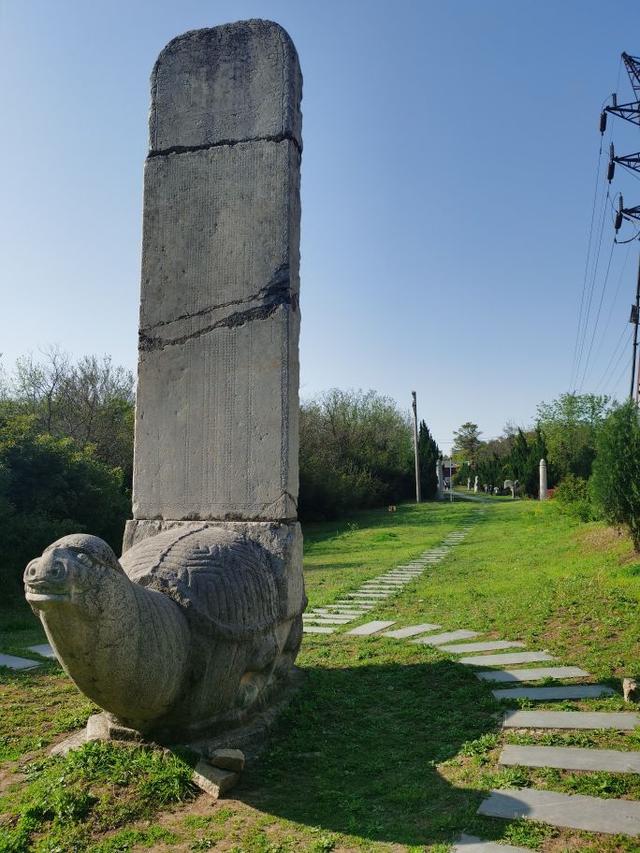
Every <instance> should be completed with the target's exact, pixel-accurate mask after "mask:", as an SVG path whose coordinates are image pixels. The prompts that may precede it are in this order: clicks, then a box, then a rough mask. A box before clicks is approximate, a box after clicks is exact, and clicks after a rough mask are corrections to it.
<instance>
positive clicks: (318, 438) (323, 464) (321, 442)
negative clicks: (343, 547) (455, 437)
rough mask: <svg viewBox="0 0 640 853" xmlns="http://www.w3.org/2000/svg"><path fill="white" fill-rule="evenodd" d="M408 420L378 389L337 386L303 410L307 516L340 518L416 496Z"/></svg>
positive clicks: (303, 482) (302, 473)
mask: <svg viewBox="0 0 640 853" xmlns="http://www.w3.org/2000/svg"><path fill="white" fill-rule="evenodd" d="M413 483H414V480H413V449H412V434H411V427H410V424H409V419H408V417H407V416H405V415H403V414H401V413H400V412H399V411H398V408H397V405H396V403H395V402H394V401H393V400H391V399H389V398H388V397H384V396H382V395H380V394H377V393H376V392H375V391H367V392H363V391H341V390H339V389H337V388H334V389H332V390H331V391H328V392H327V393H326V394H324V395H323V396H321V397H319V398H317V399H315V400H311V401H309V402H307V403H304V404H303V405H302V406H301V410H300V503H299V511H300V515H301V517H302V518H337V517H339V516H340V515H344V514H345V513H347V512H349V511H351V510H354V509H357V508H361V507H370V506H381V505H383V504H385V503H397V502H398V501H400V500H402V499H404V498H407V497H410V495H411V494H412V493H413Z"/></svg>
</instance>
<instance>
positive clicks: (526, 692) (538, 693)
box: [491, 684, 615, 701]
mask: <svg viewBox="0 0 640 853" xmlns="http://www.w3.org/2000/svg"><path fill="white" fill-rule="evenodd" d="M491 692H492V693H493V695H494V697H495V698H496V699H534V700H538V701H552V700H554V699H597V698H598V696H611V694H612V693H615V691H614V690H612V689H611V688H610V687H607V686H606V685H605V684H576V685H573V686H572V685H570V684H568V685H565V686H562V687H506V688H504V689H502V690H492V691H491Z"/></svg>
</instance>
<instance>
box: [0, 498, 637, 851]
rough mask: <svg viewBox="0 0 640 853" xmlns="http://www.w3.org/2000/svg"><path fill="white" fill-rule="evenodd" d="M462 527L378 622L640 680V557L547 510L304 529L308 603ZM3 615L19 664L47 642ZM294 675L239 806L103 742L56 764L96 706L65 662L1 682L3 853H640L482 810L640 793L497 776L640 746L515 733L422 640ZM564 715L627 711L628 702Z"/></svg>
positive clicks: (164, 758) (159, 758) (615, 678)
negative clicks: (533, 763) (537, 751)
mask: <svg viewBox="0 0 640 853" xmlns="http://www.w3.org/2000/svg"><path fill="white" fill-rule="evenodd" d="M479 509H480V510H484V513H483V514H479ZM467 524H472V531H471V533H470V534H469V536H468V537H467V538H466V539H465V540H464V541H463V542H462V543H461V544H460V545H458V546H456V547H455V548H454V549H453V551H452V552H451V553H450V555H449V556H447V557H446V558H445V560H444V561H443V562H441V563H439V564H438V565H437V566H435V567H433V568H429V569H428V570H427V571H426V572H425V574H424V575H423V577H422V578H420V579H418V580H416V581H415V582H413V583H412V584H411V585H410V586H408V587H405V589H404V590H403V592H402V593H401V594H400V595H399V596H397V597H396V598H394V599H393V600H391V601H389V602H387V603H385V604H383V605H382V606H381V607H380V608H379V609H377V610H376V611H372V612H371V613H370V614H368V615H367V619H370V618H378V617H379V618H385V617H386V618H389V619H395V620H397V621H398V623H399V624H400V625H402V624H412V623H413V622H422V621H434V622H437V623H440V624H442V626H443V627H444V628H446V629H455V628H472V629H474V630H477V631H481V632H485V633H487V635H488V636H495V637H498V636H500V637H501V638H508V639H518V640H524V641H525V642H526V643H527V645H528V646H529V647H530V648H532V649H548V650H549V651H550V652H552V653H553V654H554V655H556V656H557V657H558V658H559V660H560V662H562V663H567V664H576V665H579V666H582V667H584V668H586V669H588V670H589V671H590V672H592V673H594V675H595V676H596V677H597V678H599V679H604V680H606V681H608V682H609V683H610V684H611V685H612V686H614V687H616V688H619V684H620V677H621V676H622V675H630V674H635V673H637V672H638V670H639V669H640V667H639V665H638V653H639V651H640V649H639V646H638V601H639V599H640V560H639V559H638V558H637V557H635V556H634V555H633V554H632V552H631V548H630V545H629V542H628V541H627V540H626V538H624V537H621V536H619V535H618V534H617V533H616V532H614V531H611V530H608V529H606V528H604V527H602V526H601V525H599V524H595V523H594V524H590V525H582V524H579V523H577V522H575V521H574V520H572V519H570V518H569V517H567V516H564V515H562V514H561V513H560V512H559V511H558V509H557V507H555V506H553V505H552V504H537V503H534V502H526V501H522V502H520V501H518V502H512V501H491V502H487V503H486V504H482V505H480V504H475V503H456V504H453V505H450V504H440V505H436V504H425V505H421V506H419V507H417V506H409V505H407V506H401V507H399V509H398V512H397V513H395V514H389V513H387V512H386V511H384V512H382V511H379V512H368V513H362V514H360V515H358V516H354V518H353V519H351V520H350V521H349V522H344V523H339V524H338V523H333V524H329V523H327V524H322V525H309V526H308V527H306V528H305V573H306V582H307V589H308V594H309V599H310V603H311V604H312V605H318V604H322V603H326V602H329V601H333V600H334V599H335V598H336V597H338V596H339V595H340V594H341V593H343V592H345V591H347V590H349V589H353V588H355V587H357V586H359V585H360V584H361V583H362V581H363V580H364V579H366V578H368V577H373V576H375V575H377V574H380V572H381V571H383V570H384V569H387V568H391V567H392V566H395V565H397V564H398V563H402V562H405V561H406V560H408V559H411V558H412V557H415V556H417V555H418V554H419V553H420V552H421V551H423V550H425V549H426V548H428V547H431V546H433V545H436V544H437V543H439V542H440V541H441V540H442V539H443V538H444V537H445V536H446V535H447V533H448V532H450V531H451V530H454V529H459V528H460V527H462V526H463V525H467ZM3 616H4V618H3V626H4V627H5V630H4V632H3V634H2V636H0V649H1V650H2V651H10V652H14V653H16V654H24V653H25V649H26V646H28V645H30V644H32V643H34V642H37V641H41V640H42V636H41V635H40V634H39V631H38V627H37V624H36V623H35V622H34V621H33V620H32V618H31V617H30V616H29V615H28V612H25V611H17V612H13V613H11V614H6V613H5V614H3ZM350 627H351V626H350ZM299 663H300V665H301V666H302V667H303V669H304V670H305V672H306V679H305V681H304V684H303V687H302V689H301V690H300V691H299V693H298V694H297V695H296V696H295V698H294V700H293V702H292V704H291V705H290V707H289V709H288V710H287V712H286V713H285V714H284V715H283V717H282V718H281V719H280V721H279V723H278V725H277V726H276V728H275V729H274V731H273V733H272V736H271V738H270V740H269V743H268V746H267V748H266V749H265V751H264V752H263V754H262V756H261V758H260V759H259V760H258V761H256V762H255V763H254V764H253V765H252V766H249V767H248V768H247V770H246V771H245V773H244V775H243V778H242V781H241V783H240V785H239V787H238V788H237V789H235V790H234V791H233V792H232V798H229V799H225V800H221V801H219V802H218V803H216V804H212V803H211V802H210V801H209V800H208V798H207V797H206V796H196V794H195V792H194V790H193V788H192V786H191V784H190V782H189V767H188V761H189V759H188V757H185V756H183V757H180V756H168V755H164V754H162V753H159V752H153V751H150V750H144V749H136V748H134V747H122V746H114V745H105V744H92V745H88V746H87V747H85V748H84V749H83V750H81V751H79V752H76V753H72V754H70V755H69V756H67V758H65V759H60V758H56V759H53V758H48V757H47V749H46V747H47V745H49V744H50V743H52V742H54V741H56V740H59V739H61V738H62V737H63V736H64V733H65V732H67V731H69V730H72V729H74V728H77V727H78V726H79V725H80V724H81V723H82V721H83V720H84V719H86V717H87V715H88V714H89V713H90V712H91V706H90V704H89V703H88V702H87V701H86V700H84V699H83V697H81V696H80V695H79V694H78V693H77V692H76V691H75V688H73V686H72V685H70V684H69V682H68V680H67V679H66V677H65V676H64V675H63V674H62V673H61V670H60V669H59V668H58V667H57V666H56V665H55V664H52V663H47V664H46V665H45V666H43V667H42V669H41V670H39V671H36V672H31V673H13V674H11V673H9V672H7V671H6V670H4V671H2V670H0V672H1V673H2V675H1V677H0V691H1V696H2V699H1V708H0V750H1V752H0V759H1V761H0V794H1V795H2V800H1V801H0V812H2V813H3V814H4V817H3V818H0V851H5V853H6V851H12V853H13V851H22V850H38V851H48V852H49V853H53V851H64V853H66V851H75V850H78V851H84V850H91V851H100V853H108V851H112V853H114V852H115V851H128V850H138V851H141V850H156V851H169V850H181V851H183V850H184V851H189V850H209V849H211V850H214V849H215V850H220V851H229V853H232V851H233V853H280V852H281V851H282V853H284V851H309V853H321V851H330V850H336V851H360V850H366V851H394V853H395V851H418V850H429V851H432V852H433V853H444V851H446V850H448V849H449V846H448V845H449V843H450V842H451V841H452V840H453V839H454V838H455V837H456V836H457V835H458V834H459V833H460V832H462V831H466V832H470V833H474V834H477V835H480V836H482V837H484V838H487V839H490V838H491V839H496V840H499V839H502V840H506V841H510V842H511V843H512V844H519V845H521V846H527V847H531V848H532V849H538V850H542V851H545V852H546V853H550V851H565V850H567V851H570V850H589V851H604V853H613V851H640V843H638V842H637V841H633V840H629V839H624V838H616V837H609V836H589V835H588V834H586V833H578V832H559V831H555V830H552V829H549V828H548V827H544V826H541V825H537V824H532V823H528V822H513V823H506V822H502V821H496V820H491V819H487V818H478V817H477V816H476V814H475V812H476V809H477V806H478V804H479V803H480V801H481V800H482V799H483V797H484V795H485V792H486V791H487V790H488V789H490V788H494V787H514V786H518V785H529V784H533V783H535V785H536V786H537V787H546V788H548V789H551V790H559V791H567V792H580V793H589V794H596V795H598V796H601V797H628V798H632V799H640V784H638V780H637V779H636V778H635V777H633V776H629V777H626V776H623V775H618V774H605V773H599V774H593V773H591V774H580V773H567V772H563V771H556V770H553V771H550V770H527V769H522V768H507V769H501V768H500V767H499V766H498V764H497V757H498V754H499V751H500V746H501V744H502V743H504V742H524V741H526V742H541V743H555V744H561V743H562V744H564V743H567V744H572V745H573V744H576V745H595V746H607V747H612V748H624V749H640V737H638V736H637V735H635V734H619V733H616V732H613V733H601V732H583V733H579V734H573V733H565V734H564V735H562V734H555V733H554V734H547V735H544V736H535V735H527V736H526V737H523V735H521V734H517V733H511V734H503V733H502V732H501V731H500V728H499V721H500V717H501V711H502V710H503V709H504V707H505V706H503V705H499V704H498V703H497V702H496V701H495V700H494V699H493V697H492V695H491V690H490V687H489V686H488V685H486V684H483V683H481V682H479V681H478V680H477V679H476V678H475V677H474V676H473V673H472V672H471V671H470V670H469V669H468V668H467V667H463V666H461V665H460V664H457V663H456V662H455V661H454V660H451V659H450V658H448V657H447V656H446V655H444V654H441V653H439V652H438V651H437V650H435V649H432V648H429V647H426V646H417V645H412V644H410V643H407V642H401V641H393V640H389V639H384V638H380V637H378V638H376V637H371V638H357V637H349V636H347V635H346V634H344V633H343V632H338V633H336V634H333V635H330V636H321V635H308V636H306V637H305V643H304V647H303V651H302V653H301V655H300V657H299ZM518 706H521V707H526V703H524V702H519V703H514V704H513V707H518ZM540 707H544V706H540ZM555 707H558V705H556V706H555ZM566 707H567V708H569V707H572V708H575V707H582V708H587V707H588V708H592V709H607V710H614V709H622V708H623V707H624V708H626V709H628V706H624V703H623V702H622V699H621V698H620V697H619V696H617V695H616V696H614V697H612V698H608V699H605V700H592V701H589V702H584V703H571V705H569V704H568V703H567V705H566Z"/></svg>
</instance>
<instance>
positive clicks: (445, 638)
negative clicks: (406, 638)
mask: <svg viewBox="0 0 640 853" xmlns="http://www.w3.org/2000/svg"><path fill="white" fill-rule="evenodd" d="M479 636H480V634H479V633H478V632H477V631H465V630H460V631H445V633H444V634H436V635H435V636H433V637H420V639H419V640H411V642H412V643H417V644H419V645H423V646H444V645H446V644H447V643H449V642H451V641H452V640H467V639H471V638H472V637H479Z"/></svg>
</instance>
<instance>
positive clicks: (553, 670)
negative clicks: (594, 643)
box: [475, 666, 591, 681]
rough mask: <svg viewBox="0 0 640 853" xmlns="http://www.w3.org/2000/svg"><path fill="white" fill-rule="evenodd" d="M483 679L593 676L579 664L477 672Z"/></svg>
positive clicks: (516, 679) (539, 679) (508, 679)
mask: <svg viewBox="0 0 640 853" xmlns="http://www.w3.org/2000/svg"><path fill="white" fill-rule="evenodd" d="M475 676H476V678H479V679H480V680H481V681H544V679H545V678H591V675H590V674H589V673H588V672H586V670H584V669H580V667H579V666H546V667H536V668H532V669H488V670H487V671H486V672H476V673H475Z"/></svg>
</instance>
